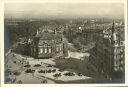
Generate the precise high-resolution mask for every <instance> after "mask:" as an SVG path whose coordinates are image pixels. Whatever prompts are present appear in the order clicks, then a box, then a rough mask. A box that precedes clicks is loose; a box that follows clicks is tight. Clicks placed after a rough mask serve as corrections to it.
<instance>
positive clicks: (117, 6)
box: [5, 3, 124, 18]
mask: <svg viewBox="0 0 128 87" xmlns="http://www.w3.org/2000/svg"><path fill="white" fill-rule="evenodd" d="M123 7H124V5H123V3H6V4H5V17H8V18H10V17H14V18H26V17H29V18H75V17H107V18H122V17H123V15H124V8H123Z"/></svg>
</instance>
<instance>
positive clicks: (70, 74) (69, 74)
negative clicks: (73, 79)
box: [64, 72, 75, 76]
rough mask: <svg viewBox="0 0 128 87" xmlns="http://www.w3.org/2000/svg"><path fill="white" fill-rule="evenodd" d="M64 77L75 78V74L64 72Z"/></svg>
mask: <svg viewBox="0 0 128 87" xmlns="http://www.w3.org/2000/svg"><path fill="white" fill-rule="evenodd" d="M64 75H65V76H75V74H74V73H72V72H66V73H64Z"/></svg>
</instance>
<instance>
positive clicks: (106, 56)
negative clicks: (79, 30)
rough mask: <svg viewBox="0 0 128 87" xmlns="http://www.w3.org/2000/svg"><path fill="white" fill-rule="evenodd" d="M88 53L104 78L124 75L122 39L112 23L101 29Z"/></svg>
mask: <svg viewBox="0 0 128 87" xmlns="http://www.w3.org/2000/svg"><path fill="white" fill-rule="evenodd" d="M90 53H91V58H90V62H91V63H92V64H93V65H94V66H95V67H96V68H97V69H98V71H99V73H101V74H103V75H104V76H105V77H106V78H108V79H115V78H116V79H118V78H119V79H120V78H123V77H124V70H125V69H124V41H122V40H121V39H120V35H119V32H117V30H116V28H115V26H114V23H113V24H112V27H111V28H110V29H107V30H103V33H102V34H100V35H99V38H98V39H97V42H96V44H95V47H94V48H93V49H92V50H91V51H90ZM119 79H118V80H119Z"/></svg>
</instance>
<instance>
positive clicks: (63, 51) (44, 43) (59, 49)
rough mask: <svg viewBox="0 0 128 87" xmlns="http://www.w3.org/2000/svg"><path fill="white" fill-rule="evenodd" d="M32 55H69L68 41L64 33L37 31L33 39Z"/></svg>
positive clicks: (44, 56) (39, 56)
mask: <svg viewBox="0 0 128 87" xmlns="http://www.w3.org/2000/svg"><path fill="white" fill-rule="evenodd" d="M30 49H31V56H34V58H51V57H66V56H68V49H67V41H66V40H65V38H64V37H63V35H62V34H60V33H57V32H56V31H54V32H49V31H47V30H46V31H43V32H42V31H41V32H37V34H36V36H35V37H34V38H33V40H32V41H31V46H30Z"/></svg>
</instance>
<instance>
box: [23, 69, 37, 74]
mask: <svg viewBox="0 0 128 87" xmlns="http://www.w3.org/2000/svg"><path fill="white" fill-rule="evenodd" d="M25 72H26V73H34V72H35V70H32V69H27V70H26V71H25Z"/></svg>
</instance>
